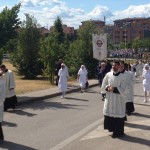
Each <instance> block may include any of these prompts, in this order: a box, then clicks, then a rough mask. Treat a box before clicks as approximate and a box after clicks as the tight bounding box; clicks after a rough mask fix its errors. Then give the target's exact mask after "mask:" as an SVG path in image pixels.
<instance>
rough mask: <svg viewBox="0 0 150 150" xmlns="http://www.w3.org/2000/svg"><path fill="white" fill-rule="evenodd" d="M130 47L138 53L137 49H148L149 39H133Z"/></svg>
mask: <svg viewBox="0 0 150 150" xmlns="http://www.w3.org/2000/svg"><path fill="white" fill-rule="evenodd" d="M132 47H133V48H134V49H135V50H136V52H137V51H138V49H139V48H143V49H150V38H144V39H135V40H134V41H133V42H132Z"/></svg>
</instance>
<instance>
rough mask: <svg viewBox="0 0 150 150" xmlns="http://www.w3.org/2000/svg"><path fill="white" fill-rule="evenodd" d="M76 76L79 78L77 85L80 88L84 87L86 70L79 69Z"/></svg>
mask: <svg viewBox="0 0 150 150" xmlns="http://www.w3.org/2000/svg"><path fill="white" fill-rule="evenodd" d="M78 76H79V84H80V86H81V87H85V83H86V81H87V70H86V68H84V69H81V68H80V70H79V71H78Z"/></svg>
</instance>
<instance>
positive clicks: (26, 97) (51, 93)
mask: <svg viewBox="0 0 150 150" xmlns="http://www.w3.org/2000/svg"><path fill="white" fill-rule="evenodd" d="M88 82H89V87H94V86H97V85H98V80H97V79H91V80H88ZM79 90H80V87H79V83H78V82H76V83H74V84H68V91H67V93H72V92H76V91H79ZM59 95H61V93H60V92H59V90H58V87H57V86H56V87H52V88H49V89H45V90H40V91H34V92H29V93H25V94H19V95H17V98H18V104H19V105H20V104H23V103H29V102H34V101H38V100H43V99H47V98H52V97H55V96H59Z"/></svg>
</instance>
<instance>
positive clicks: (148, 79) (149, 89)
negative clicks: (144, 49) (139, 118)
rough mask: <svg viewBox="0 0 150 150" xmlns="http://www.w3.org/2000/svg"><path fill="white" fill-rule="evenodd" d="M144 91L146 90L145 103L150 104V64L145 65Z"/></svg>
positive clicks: (143, 75)
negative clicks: (149, 101) (149, 99)
mask: <svg viewBox="0 0 150 150" xmlns="http://www.w3.org/2000/svg"><path fill="white" fill-rule="evenodd" d="M142 77H143V90H144V96H145V99H144V103H146V102H148V94H149V95H150V69H149V64H145V65H144V70H143V74H142Z"/></svg>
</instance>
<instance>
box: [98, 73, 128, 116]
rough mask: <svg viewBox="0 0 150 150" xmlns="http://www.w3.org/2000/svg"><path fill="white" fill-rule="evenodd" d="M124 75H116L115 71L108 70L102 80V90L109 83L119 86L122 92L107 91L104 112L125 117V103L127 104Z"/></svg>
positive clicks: (106, 114) (107, 114)
mask: <svg viewBox="0 0 150 150" xmlns="http://www.w3.org/2000/svg"><path fill="white" fill-rule="evenodd" d="M124 81H125V80H124V76H123V75H122V74H119V76H114V75H113V72H108V73H107V74H106V75H105V77H104V79H103V82H102V87H101V88H102V91H105V88H106V87H107V86H108V85H111V86H113V87H117V89H118V91H119V93H120V94H117V93H113V92H107V91H105V92H106V98H105V102H104V108H103V114H104V115H105V116H109V117H115V118H116V117H117V118H123V117H125V104H126V96H127V92H126V84H125V83H124Z"/></svg>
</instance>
